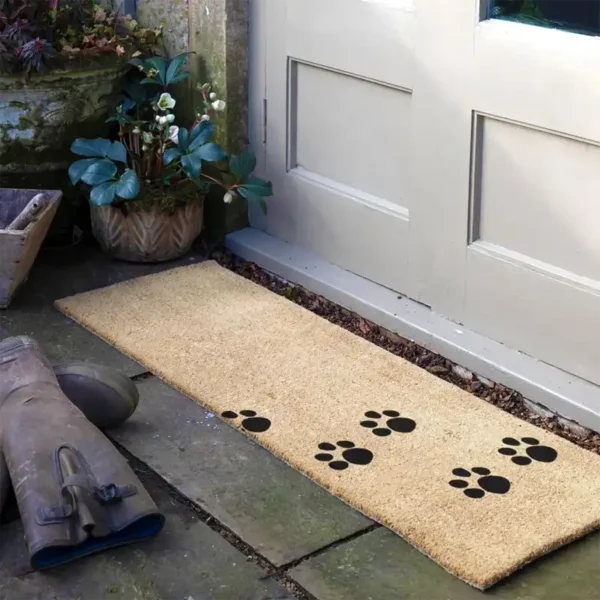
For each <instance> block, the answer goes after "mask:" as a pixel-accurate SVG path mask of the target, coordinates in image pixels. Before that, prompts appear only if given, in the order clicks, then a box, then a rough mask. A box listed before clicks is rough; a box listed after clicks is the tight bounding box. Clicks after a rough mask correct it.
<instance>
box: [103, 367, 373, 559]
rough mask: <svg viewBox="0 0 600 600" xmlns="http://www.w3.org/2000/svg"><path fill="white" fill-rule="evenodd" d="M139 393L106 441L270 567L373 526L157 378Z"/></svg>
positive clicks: (148, 381) (143, 386)
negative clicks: (124, 420)
mask: <svg viewBox="0 0 600 600" xmlns="http://www.w3.org/2000/svg"><path fill="white" fill-rule="evenodd" d="M138 388H139V390H140V397H141V398H140V405H139V407H138V410H137V411H136V413H135V414H134V416H133V417H132V418H131V420H130V421H129V422H127V423H125V424H124V425H123V426H122V427H120V428H118V429H115V430H113V431H111V432H110V436H111V437H112V438H113V439H114V440H115V441H116V442H118V443H119V444H122V445H123V447H125V448H126V449H127V450H128V451H129V452H131V453H132V454H133V455H134V456H136V457H137V458H138V459H140V460H141V461H143V462H144V463H146V464H147V465H148V466H149V467H150V468H152V469H153V470H154V471H156V472H157V473H158V474H159V475H160V476H161V477H163V478H164V479H165V480H166V481H168V482H169V483H171V484H172V485H173V486H175V487H176V488H177V489H178V490H179V491H180V492H181V493H182V494H184V495H185V496H186V497H187V498H189V499H190V500H192V501H193V502H195V503H196V504H198V505H199V506H200V507H201V508H203V509H204V510H206V511H207V512H209V513H210V514H211V515H214V516H215V517H216V518H217V519H218V520H219V521H221V522H222V523H223V524H224V525H225V526H226V527H228V528H230V529H231V530H232V531H234V532H235V533H236V534H237V535H238V536H239V537H240V538H241V539H242V540H244V541H245V542H246V543H248V544H249V545H250V546H252V547H253V548H255V549H256V550H257V551H258V552H259V553H260V554H262V555H263V556H265V557H266V558H268V559H269V560H270V561H271V562H273V563H275V564H277V565H282V564H285V563H288V562H290V561H293V560H295V559H298V558H300V557H302V556H305V555H306V554H308V553H310V552H313V551H315V550H318V549H320V548H322V547H324V546H327V545H328V544H331V543H333V542H335V541H336V540H338V539H340V538H344V537H346V536H348V535H351V534H353V533H355V532H357V531H359V530H361V529H364V528H366V527H368V526H369V525H371V524H372V523H371V521H370V520H369V519H367V518H366V517H364V516H362V515H360V514H359V513H357V512H356V511H354V510H353V509H351V508H350V507H348V506H347V505H345V504H343V503H342V502H341V501H340V500H338V499H337V498H334V497H333V496H331V495H330V494H329V493H327V492H326V491H324V490H323V489H321V488H320V487H318V486H317V485H315V484H314V483H312V482H311V481H310V480H308V479H307V478H306V477H304V476H303V475H301V474H300V473H298V472H297V471H295V470H294V469H291V468H290V467H288V466H287V465H286V464H285V463H284V462H283V461H281V460H279V459H277V458H276V457H275V456H273V455H272V454H271V453H270V452H268V451H267V450H265V449H264V448H262V447H260V446H259V445H258V444H256V443H254V442H253V441H251V440H250V439H248V438H246V437H245V436H244V435H242V434H241V433H239V432H238V431H236V430H235V429H234V428H232V427H231V426H229V425H227V424H226V423H224V422H223V421H221V420H220V419H219V418H218V417H217V416H216V415H214V414H212V413H209V412H207V411H206V410H204V409H203V408H202V407H201V406H199V405H198V404H197V403H196V402H194V401H193V400H191V399H189V398H187V397H186V396H183V395H182V394H180V393H178V392H177V391H175V390H174V389H173V388H171V387H170V386H167V385H165V384H163V383H162V382H160V381H159V380H158V379H155V378H151V379H146V380H144V381H141V382H139V383H138Z"/></svg>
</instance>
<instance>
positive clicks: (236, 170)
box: [230, 150, 256, 179]
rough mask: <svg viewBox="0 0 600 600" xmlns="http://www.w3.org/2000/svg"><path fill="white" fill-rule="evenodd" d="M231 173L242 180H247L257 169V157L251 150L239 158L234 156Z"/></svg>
mask: <svg viewBox="0 0 600 600" xmlns="http://www.w3.org/2000/svg"><path fill="white" fill-rule="evenodd" d="M230 168H231V172H232V173H233V174H234V175H236V176H237V177H239V178H240V179H246V177H248V176H249V175H250V174H251V173H252V172H253V171H254V169H256V157H255V156H254V154H253V153H252V152H250V150H244V151H243V152H242V153H241V154H240V155H239V156H232V157H231V163H230Z"/></svg>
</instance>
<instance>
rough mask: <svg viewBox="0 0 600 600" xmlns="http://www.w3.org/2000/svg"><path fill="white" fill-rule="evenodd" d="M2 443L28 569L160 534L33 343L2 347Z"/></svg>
mask: <svg viewBox="0 0 600 600" xmlns="http://www.w3.org/2000/svg"><path fill="white" fill-rule="evenodd" d="M0 442H1V445H2V451H3V453H4V456H5V459H6V464H7V466H8V471H9V474H10V479H11V481H12V484H13V488H14V490H15V496H16V498H17V503H18V506H19V512H20V514H21V519H22V521H23V526H24V530H25V537H26V540H27V545H28V549H29V556H30V561H31V565H32V567H33V568H36V569H43V568H48V567H51V566H55V565H58V564H62V563H65V562H69V561H71V560H74V559H77V558H80V557H82V556H85V555H87V554H91V553H93V552H98V551H100V550H103V549H106V548H110V547H113V546H118V545H123V544H128V543H131V542H134V541H137V540H141V539H144V538H147V537H151V536H153V535H156V534H157V533H158V532H159V531H160V530H161V529H162V527H163V525H164V517H163V516H162V515H161V514H160V513H159V511H158V509H157V508H156V505H155V504H154V502H153V501H152V499H151V498H150V496H149V494H148V493H147V491H146V490H145V489H144V487H143V486H142V484H141V483H140V481H139V480H138V478H137V477H136V475H135V474H134V473H133V471H132V470H131V468H130V467H129V465H128V464H127V461H126V460H125V459H124V458H123V456H122V455H121V454H120V453H119V452H118V451H117V450H116V448H115V447H114V446H113V445H112V444H111V443H110V441H109V440H108V439H107V438H106V437H105V436H104V435H103V434H102V433H101V432H100V431H99V430H98V429H97V428H96V427H95V426H94V425H92V424H91V423H90V422H89V421H88V420H87V419H86V417H85V415H84V414H83V413H82V412H81V411H80V410H79V409H78V408H77V407H76V406H75V405H74V404H73V403H71V402H70V401H69V400H68V398H67V397H66V396H65V395H64V393H63V392H62V390H61V388H60V386H59V384H58V382H57V379H56V376H55V374H54V372H53V370H52V367H51V366H50V364H49V362H48V360H47V359H46V357H45V356H44V355H43V353H42V351H41V349H40V347H39V346H38V344H37V343H36V342H35V341H34V340H32V339H30V338H26V337H20V338H9V339H7V340H5V341H4V342H2V343H0Z"/></svg>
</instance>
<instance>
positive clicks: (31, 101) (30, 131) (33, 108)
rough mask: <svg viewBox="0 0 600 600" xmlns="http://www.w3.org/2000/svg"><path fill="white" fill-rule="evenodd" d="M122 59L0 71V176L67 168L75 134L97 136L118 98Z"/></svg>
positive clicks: (76, 135)
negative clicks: (40, 69) (13, 72)
mask: <svg viewBox="0 0 600 600" xmlns="http://www.w3.org/2000/svg"><path fill="white" fill-rule="evenodd" d="M126 71H127V65H123V64H118V65H117V64H115V65H112V66H107V67H97V68H92V67H90V68H86V69H83V68H82V69H77V68H73V69H65V70H54V71H48V72H47V73H33V74H32V75H31V76H30V77H29V78H24V77H22V76H17V75H0V177H2V178H3V179H5V178H6V177H8V176H9V175H12V174H22V175H29V176H30V175H32V174H36V175H37V174H39V173H46V172H51V171H57V170H61V169H66V168H67V166H68V165H69V163H70V162H72V160H73V155H72V154H71V152H70V150H69V149H70V147H71V143H72V142H73V140H74V139H75V138H76V137H96V136H98V135H100V134H103V133H104V132H105V130H106V118H107V116H108V114H109V112H110V111H111V110H112V109H113V108H114V106H115V105H116V104H117V101H118V99H119V93H120V91H121V89H122V87H123V78H124V77H125V73H126Z"/></svg>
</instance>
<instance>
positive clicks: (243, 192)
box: [236, 186, 267, 215]
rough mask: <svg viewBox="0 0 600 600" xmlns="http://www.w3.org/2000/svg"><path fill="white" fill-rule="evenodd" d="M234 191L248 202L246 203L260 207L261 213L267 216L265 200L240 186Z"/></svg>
mask: <svg viewBox="0 0 600 600" xmlns="http://www.w3.org/2000/svg"><path fill="white" fill-rule="evenodd" d="M236 191H237V192H238V193H239V195H240V196H243V197H244V198H246V200H248V202H256V203H258V204H259V205H260V207H261V209H262V211H263V212H264V213H265V215H266V214H267V203H266V202H265V199H264V198H263V197H262V196H261V195H259V194H255V193H254V192H253V191H252V190H249V189H246V188H245V187H242V186H240V187H239V188H236Z"/></svg>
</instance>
